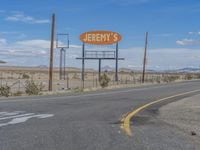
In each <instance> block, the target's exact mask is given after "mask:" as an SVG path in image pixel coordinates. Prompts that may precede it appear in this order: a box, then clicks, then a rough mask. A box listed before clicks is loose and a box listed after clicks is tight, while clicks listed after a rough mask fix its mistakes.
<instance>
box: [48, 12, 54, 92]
mask: <svg viewBox="0 0 200 150" xmlns="http://www.w3.org/2000/svg"><path fill="white" fill-rule="evenodd" d="M54 30H55V14H54V13H53V15H52V29H51V50H50V64H49V91H52V84H53V50H54Z"/></svg>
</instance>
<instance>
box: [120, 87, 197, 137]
mask: <svg viewBox="0 0 200 150" xmlns="http://www.w3.org/2000/svg"><path fill="white" fill-rule="evenodd" d="M199 91H200V90H194V91H189V92H185V93H181V94H177V95H173V96H169V97H165V98H162V99H159V100H156V101H153V102H151V103H148V104H145V105H143V106H141V107H139V108H137V109H136V110H134V111H132V112H130V113H129V114H128V115H127V116H125V117H124V118H123V119H122V120H121V122H122V124H121V128H122V130H123V131H124V132H125V133H126V134H127V135H128V136H132V131H131V128H130V121H131V118H133V117H134V116H135V115H136V114H137V113H138V112H140V111H141V110H143V109H145V108H147V107H149V106H151V105H153V104H156V103H159V102H162V101H165V100H168V99H171V98H175V97H178V96H183V95H187V94H191V93H195V92H199Z"/></svg>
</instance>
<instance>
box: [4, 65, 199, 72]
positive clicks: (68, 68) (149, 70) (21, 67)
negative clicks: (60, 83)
mask: <svg viewBox="0 0 200 150" xmlns="http://www.w3.org/2000/svg"><path fill="white" fill-rule="evenodd" d="M0 69H1V70H2V69H3V70H9V69H11V70H15V69H17V70H23V69H25V70H30V69H31V70H33V69H34V70H37V69H39V70H41V69H42V70H48V66H46V65H39V66H36V67H28V66H26V67H25V66H3V65H2V66H0ZM54 69H55V70H59V67H54ZM66 70H70V71H80V70H81V68H76V67H66ZM86 70H87V71H89V72H94V71H98V69H89V68H86ZM101 70H102V72H105V71H108V72H111V71H113V72H114V71H115V68H114V67H110V66H109V65H106V66H104V67H102V68H101ZM132 71H133V72H141V71H142V70H135V69H129V68H119V72H132ZM147 72H152V73H154V72H163V73H165V72H166V73H200V68H192V67H186V68H181V69H174V70H153V69H147Z"/></svg>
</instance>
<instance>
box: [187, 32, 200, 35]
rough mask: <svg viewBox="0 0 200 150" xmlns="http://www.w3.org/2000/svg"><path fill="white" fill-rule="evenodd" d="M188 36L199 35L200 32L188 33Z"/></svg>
mask: <svg viewBox="0 0 200 150" xmlns="http://www.w3.org/2000/svg"><path fill="white" fill-rule="evenodd" d="M188 34H189V35H200V32H188Z"/></svg>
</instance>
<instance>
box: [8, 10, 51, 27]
mask: <svg viewBox="0 0 200 150" xmlns="http://www.w3.org/2000/svg"><path fill="white" fill-rule="evenodd" d="M5 20H7V21H13V22H24V23H30V24H45V23H50V20H48V19H35V18H34V17H32V16H26V15H25V14H24V13H22V12H15V14H14V15H11V16H8V17H7V18H6V19H5Z"/></svg>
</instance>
